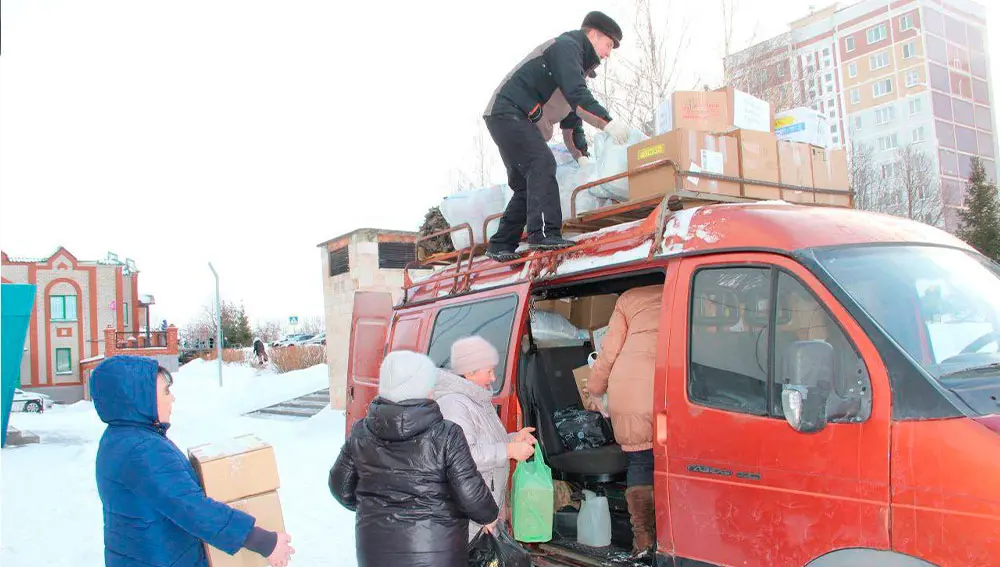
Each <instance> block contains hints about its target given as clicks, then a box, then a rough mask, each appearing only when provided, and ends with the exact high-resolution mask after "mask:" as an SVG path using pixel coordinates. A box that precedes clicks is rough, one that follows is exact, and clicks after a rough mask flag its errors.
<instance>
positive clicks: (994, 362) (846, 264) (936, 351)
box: [816, 246, 1000, 388]
mask: <svg viewBox="0 0 1000 567" xmlns="http://www.w3.org/2000/svg"><path fill="white" fill-rule="evenodd" d="M816 258H817V260H818V261H819V263H820V264H821V265H822V266H823V267H824V268H825V269H826V270H827V272H828V273H829V274H830V275H831V276H832V277H833V279H834V280H836V282H837V284H838V285H840V286H841V287H843V288H844V290H845V291H846V292H847V293H848V294H849V295H850V296H851V298H852V299H854V300H855V301H856V302H857V303H858V304H859V305H860V306H861V308H862V309H864V310H865V311H866V312H867V313H868V315H869V316H871V318H872V319H874V320H875V322H877V323H878V324H879V325H880V326H881V327H882V328H883V329H884V330H885V332H886V333H888V334H889V335H890V336H891V337H892V339H893V340H894V341H895V342H896V343H897V344H899V346H900V347H901V348H903V349H904V350H905V351H906V352H907V353H908V354H909V355H910V356H911V357H912V358H913V359H914V360H915V361H917V363H918V364H920V365H921V366H922V367H923V368H924V370H926V371H927V373H928V374H930V375H931V376H933V377H934V378H936V379H937V380H938V381H939V382H941V383H942V385H944V386H946V387H948V388H953V387H954V385H955V382H959V381H963V382H966V384H967V385H968V382H969V381H979V380H983V379H994V380H997V381H1000V271H998V267H997V266H996V265H995V264H991V263H989V262H988V261H986V260H985V259H983V258H981V257H979V256H976V255H973V254H971V253H968V252H965V251H962V250H957V249H951V248H934V247H927V246H864V247H847V248H836V249H826V250H818V251H816Z"/></svg>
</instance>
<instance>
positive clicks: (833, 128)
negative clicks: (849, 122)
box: [830, 124, 838, 134]
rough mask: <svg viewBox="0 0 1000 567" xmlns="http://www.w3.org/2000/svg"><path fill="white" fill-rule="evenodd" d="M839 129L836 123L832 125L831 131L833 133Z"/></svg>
mask: <svg viewBox="0 0 1000 567" xmlns="http://www.w3.org/2000/svg"><path fill="white" fill-rule="evenodd" d="M837 130H838V128H837V125H836V124H834V125H833V126H830V133H831V134H836V133H837Z"/></svg>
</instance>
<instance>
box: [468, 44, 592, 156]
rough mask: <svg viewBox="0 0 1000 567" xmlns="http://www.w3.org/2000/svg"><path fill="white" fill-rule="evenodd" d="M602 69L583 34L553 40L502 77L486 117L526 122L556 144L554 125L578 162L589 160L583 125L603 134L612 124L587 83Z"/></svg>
mask: <svg viewBox="0 0 1000 567" xmlns="http://www.w3.org/2000/svg"><path fill="white" fill-rule="evenodd" d="M600 64H601V58H600V57H598V55H597V51H596V50H595V49H594V46H593V44H591V43H590V40H589V39H587V35H586V34H585V33H584V32H583V31H582V30H575V31H570V32H566V33H564V34H562V35H560V36H559V37H557V38H555V39H550V40H549V41H546V42H545V43H543V44H542V45H539V46H538V47H536V48H535V50H534V51H532V52H531V53H529V54H528V56H527V57H525V58H524V60H523V61H521V62H520V63H518V64H517V66H516V67H514V70H513V71H511V72H510V73H509V74H508V75H507V76H506V77H504V80H503V82H502V83H500V86H499V87H497V90H496V91H494V93H493V97H492V98H491V99H490V103H489V104H488V105H487V107H486V112H485V114H484V116H485V117H490V116H497V115H501V114H519V115H521V116H527V117H528V119H529V120H531V121H532V122H534V123H535V124H536V125H537V126H538V129H539V131H540V132H541V134H542V137H543V138H544V139H545V140H546V141H548V140H549V139H550V138H552V132H553V130H554V125H555V124H556V123H559V127H560V128H561V129H562V131H563V139H564V141H565V142H566V147H567V148H568V149H569V150H570V152H572V153H573V155H574V157H579V156H580V155H588V153H587V139H586V138H585V137H584V133H583V120H586V121H587V123H589V124H590V125H591V126H593V127H595V128H597V129H599V130H603V129H604V127H605V126H606V125H607V124H608V122H610V121H611V115H610V114H608V111H607V110H605V109H604V107H603V106H601V104H600V103H599V102H597V99H595V98H594V95H593V94H592V93H591V92H590V89H588V88H587V82H586V79H585V77H586V76H587V75H590V74H591V73H593V72H594V70H595V69H596V68H597V66H598V65H600ZM581 119H582V120H581Z"/></svg>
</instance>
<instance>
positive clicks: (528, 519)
mask: <svg viewBox="0 0 1000 567" xmlns="http://www.w3.org/2000/svg"><path fill="white" fill-rule="evenodd" d="M512 492H513V496H512V501H513V521H514V539H516V540H517V541H523V542H526V543H540V542H546V541H551V540H552V516H553V513H554V510H553V508H554V499H555V487H554V485H553V483H552V469H550V468H549V467H548V465H546V464H545V458H544V457H542V449H541V447H539V446H538V443H535V456H534V458H533V459H532V460H530V461H524V462H521V463H518V464H517V468H516V469H514V487H513V489H512Z"/></svg>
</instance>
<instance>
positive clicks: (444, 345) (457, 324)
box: [427, 295, 517, 394]
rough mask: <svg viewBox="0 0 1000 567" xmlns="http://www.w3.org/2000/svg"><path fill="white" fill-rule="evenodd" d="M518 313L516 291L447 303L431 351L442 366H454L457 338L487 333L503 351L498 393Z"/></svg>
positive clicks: (436, 322)
mask: <svg viewBox="0 0 1000 567" xmlns="http://www.w3.org/2000/svg"><path fill="white" fill-rule="evenodd" d="M516 313H517V296H514V295H510V296H506V297H500V298H497V299H488V300H485V301H477V302H475V303H466V304H462V305H456V306H454V307H445V308H444V309H442V310H441V311H439V312H438V314H437V317H436V318H435V320H434V332H433V333H431V344H430V349H429V350H428V353H427V355H428V356H429V357H431V360H433V361H434V364H437V365H438V367H439V368H448V367H450V366H451V345H453V344H454V343H455V341H457V340H458V339H461V338H463V337H468V336H472V335H479V336H481V337H483V338H484V339H486V340H487V341H489V343H490V344H491V345H493V347H494V348H496V349H497V352H499V353H500V364H498V365H497V368H496V376H497V378H496V381H495V382H494V383H493V393H494V394H496V393H498V392H500V390H501V389H503V384H504V376H505V375H506V372H507V356H506V355H507V350H508V347H509V345H510V335H511V331H512V330H513V326H514V315H515V314H516Z"/></svg>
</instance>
